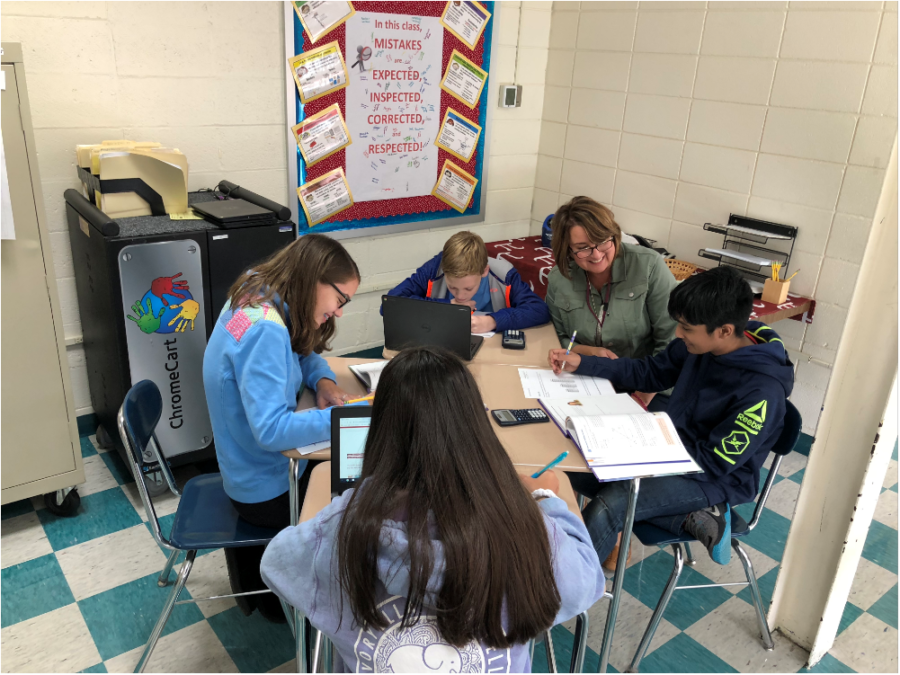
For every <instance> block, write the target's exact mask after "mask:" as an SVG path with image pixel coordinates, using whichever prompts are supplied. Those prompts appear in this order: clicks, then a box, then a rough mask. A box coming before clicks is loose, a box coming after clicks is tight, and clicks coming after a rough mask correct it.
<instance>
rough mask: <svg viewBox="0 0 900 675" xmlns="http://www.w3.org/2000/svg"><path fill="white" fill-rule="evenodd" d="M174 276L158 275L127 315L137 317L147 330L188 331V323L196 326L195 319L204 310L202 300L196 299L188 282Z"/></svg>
mask: <svg viewBox="0 0 900 675" xmlns="http://www.w3.org/2000/svg"><path fill="white" fill-rule="evenodd" d="M180 276H181V272H179V273H178V274H175V275H174V276H171V277H157V278H156V279H154V280H153V281H152V282H151V284H150V290H149V291H147V292H146V293H145V294H144V296H143V297H142V298H141V299H140V300H139V301H137V302H135V303H134V304H133V305H132V306H131V311H132V312H134V315H135V316H132V315H131V314H128V315H126V318H128V319H130V320H131V321H134V322H135V323H136V324H137V325H138V328H140V329H141V331H142V332H144V333H148V334H150V333H184V332H185V330H186V329H187V327H188V326H190V328H191V330H194V319H196V318H197V315H198V314H199V313H200V303H198V302H197V301H196V300H194V297H193V296H192V295H191V292H190V290H188V282H187V281H186V280H185V279H178V277H180Z"/></svg>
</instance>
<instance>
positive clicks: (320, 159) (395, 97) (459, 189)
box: [285, 0, 500, 238]
mask: <svg viewBox="0 0 900 675" xmlns="http://www.w3.org/2000/svg"><path fill="white" fill-rule="evenodd" d="M499 9H500V7H499V3H495V2H470V1H466V0H463V1H462V2H459V1H456V0H450V1H449V2H443V1H438V0H431V1H429V0H416V1H412V2H379V1H376V2H333V1H330V2H325V3H321V2H297V1H295V2H286V3H285V52H286V58H287V68H286V71H287V77H286V87H287V89H286V91H287V97H286V100H287V120H288V129H287V136H288V168H289V174H290V181H291V184H290V187H291V190H290V203H291V212H292V216H293V217H294V219H295V222H297V223H298V232H299V233H300V234H304V233H308V232H321V233H329V234H330V235H331V236H334V237H336V238H345V237H358V236H363V235H370V234H375V233H378V234H382V233H389V232H403V231H410V230H415V229H428V228H434V227H444V226H451V225H464V224H468V223H474V222H481V221H483V220H484V213H485V205H486V194H487V185H486V180H485V179H486V177H487V159H488V158H487V151H486V149H487V148H489V147H490V128H491V116H492V108H493V106H491V105H489V104H488V101H489V99H490V97H491V96H492V95H494V94H496V92H493V91H492V90H493V88H494V87H492V82H491V80H490V62H491V45H492V42H493V32H494V26H495V24H496V21H497V15H496V12H497V11H498V10H499ZM301 16H302V17H303V19H302V20H301ZM467 198H468V199H467ZM463 202H465V203H463ZM376 228H377V229H376Z"/></svg>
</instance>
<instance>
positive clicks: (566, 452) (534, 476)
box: [531, 450, 569, 478]
mask: <svg viewBox="0 0 900 675" xmlns="http://www.w3.org/2000/svg"><path fill="white" fill-rule="evenodd" d="M568 456H569V451H568V450H566V451H565V452H563V453H562V454H561V455H560V456H559V457H557V458H556V459H554V460H553V461H552V462H550V463H549V464H548V465H547V466H545V467H544V468H543V469H541V470H540V471H535V472H534V473H533V474H531V477H532V478H540V476H541V474H542V473H544V472H545V471H549V470H550V469H552V468H553V467H554V466H556V465H557V464H559V463H560V462H561V461H563V460H564V459H565V458H566V457H568Z"/></svg>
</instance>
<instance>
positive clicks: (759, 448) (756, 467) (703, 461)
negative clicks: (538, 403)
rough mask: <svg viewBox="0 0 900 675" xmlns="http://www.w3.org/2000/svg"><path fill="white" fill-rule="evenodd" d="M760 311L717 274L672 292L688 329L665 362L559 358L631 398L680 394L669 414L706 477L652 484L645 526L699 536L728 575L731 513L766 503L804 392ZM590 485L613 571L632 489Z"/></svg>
mask: <svg viewBox="0 0 900 675" xmlns="http://www.w3.org/2000/svg"><path fill="white" fill-rule="evenodd" d="M752 309H753V292H752V291H751V290H750V285H749V284H748V283H747V282H746V281H745V280H744V279H743V277H741V275H740V274H739V273H738V272H737V271H736V270H735V269H733V268H731V267H717V268H715V269H712V270H709V271H707V272H703V273H702V274H698V275H696V276H693V277H690V278H689V279H687V280H685V281H683V282H681V284H679V285H678V286H676V287H675V289H674V290H673V291H672V293H671V295H670V296H669V305H668V310H669V315H670V316H671V317H672V318H673V319H675V320H676V321H677V322H678V326H677V328H676V329H675V337H676V338H678V339H676V340H673V341H672V342H670V343H669V345H668V347H666V349H665V351H663V352H660V353H659V354H657V355H656V356H651V357H648V358H645V359H640V360H639V359H625V358H622V359H611V358H601V357H596V356H581V355H579V354H575V353H572V354H569V355H568V356H567V355H566V350H564V349H553V350H551V351H550V364H551V365H552V366H553V369H554V371H555V372H557V373H559V372H561V371H562V370H567V371H569V372H575V373H576V374H579V375H592V376H595V377H604V378H607V379H609V380H610V381H611V382H612V383H613V385H614V386H615V387H617V388H620V389H625V390H629V391H634V390H637V391H647V392H650V391H654V392H659V391H663V390H665V389H668V388H669V387H672V386H674V387H675V389H674V391H673V392H672V396H671V399H670V402H669V407H668V410H667V412H668V415H669V417H671V418H672V422H673V423H674V424H675V428H676V429H677V431H678V435H679V436H680V438H681V441H682V443H684V446H685V448H687V451H688V452H689V453H690V455H691V457H693V458H694V461H696V462H697V464H699V465H700V467H701V468H702V469H703V473H698V474H690V475H684V476H665V477H660V478H650V479H645V480H644V481H642V482H641V490H640V493H639V496H638V502H637V511H636V513H635V520H636V521H642V520H646V521H650V522H651V523H653V524H654V525H656V526H658V527H661V528H663V529H665V530H668V531H670V532H672V533H673V534H681V532H682V530H683V531H685V532H687V533H689V534H690V535H691V536H693V537H694V538H696V539H697V540H698V541H700V542H701V543H703V544H704V545H705V546H706V547H707V549H708V550H709V552H710V555H711V556H712V558H713V560H715V561H716V562H718V563H720V564H723V565H724V564H727V562H728V561H729V560H730V558H731V508H730V505H737V504H744V503H747V502H751V501H753V500H754V499H755V498H756V495H757V493H758V491H759V472H760V468H761V467H762V465H763V463H764V462H765V460H766V457H767V456H768V454H769V450H770V449H771V448H772V445H773V444H774V443H775V441H776V440H777V439H778V437H779V435H780V434H781V431H782V428H783V426H784V413H785V399H786V398H787V397H788V396H790V393H791V389H792V388H793V383H794V367H793V364H792V363H791V360H790V358H788V354H787V350H785V348H784V343H783V342H782V341H781V339H780V338H779V337H778V335H777V334H776V333H775V331H774V330H772V329H771V328H769V327H768V326H766V325H765V324H763V323H760V322H758V321H749V318H750V313H751V311H752ZM588 478H590V479H591V480H590V482H588V481H583V482H582V484H581V485H580V486H579V487H578V489H580V491H582V492H584V493H585V494H586V495H587V496H589V497H592V501H591V503H590V504H589V505H588V506H587V507H586V508H585V511H584V520H585V523H586V524H587V526H588V531H589V532H590V533H591V538H592V539H593V541H594V547H595V548H596V550H597V553H598V555H599V557H600V559H601V560H607V563H604V565H605V566H606V567H612V564H611V560H609V558H610V556H611V554H612V553H614V552H615V549H616V548H617V536H618V537H621V531H622V528H623V526H624V522H623V521H624V517H625V508H626V505H627V501H628V494H627V492H628V490H627V486H626V485H625V484H624V483H625V481H619V482H617V483H602V484H601V483H598V482H597V481H596V480H593V476H588ZM573 485H574V481H573ZM613 559H614V558H613Z"/></svg>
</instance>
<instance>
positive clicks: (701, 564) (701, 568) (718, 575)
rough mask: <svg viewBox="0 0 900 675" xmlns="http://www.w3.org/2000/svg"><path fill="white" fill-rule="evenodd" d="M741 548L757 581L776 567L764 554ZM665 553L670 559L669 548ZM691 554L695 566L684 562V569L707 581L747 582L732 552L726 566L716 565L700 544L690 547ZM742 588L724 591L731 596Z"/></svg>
mask: <svg viewBox="0 0 900 675" xmlns="http://www.w3.org/2000/svg"><path fill="white" fill-rule="evenodd" d="M742 547H743V549H744V550H745V551H746V552H747V555H748V556H749V557H750V562H751V563H752V564H753V570H754V572H756V578H757V579H759V578H760V577H761V576H762V575H763V574H765V573H766V572H769V571H770V570H773V569H775V568H776V567H777V566H778V561H776V560H772V558H770V557H769V556H767V555H765V554H764V553H760V552H759V551H757V550H756V549H755V548H751V547H750V546H747V545H746V544H742ZM665 551H666V553H667V554H668V555H669V557H670V558H671V557H673V554H672V549H671V547H667V548H666V549H665ZM691 552H692V553H693V554H694V559H695V560H696V561H697V564H696V565H694V566H693V567H690V568H689V567H688V566H687V562H686V561H685V569H693V570H694V571H695V572H699V573H700V574H702V575H703V576H705V577H706V578H707V579H711V580H712V581H713V583H717V584H726V583H735V582H738V581H747V577H746V575H745V574H744V567H743V565H741V561H740V560H739V559H738V557H737V554H736V553H735V552H734V550H732V551H731V562H730V563H728V564H727V565H719V564H718V563H715V562H713V560H712V558H710V557H709V551H707V550H706V549H705V548H704V547H703V546H701V545H700V544H694V545H692V546H691ZM681 583H685V582H681ZM744 588H746V586H726V587H725V590H726V591H729V592H731V593H732V594H737V593H740V592H741V591H742V590H743V589H744Z"/></svg>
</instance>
